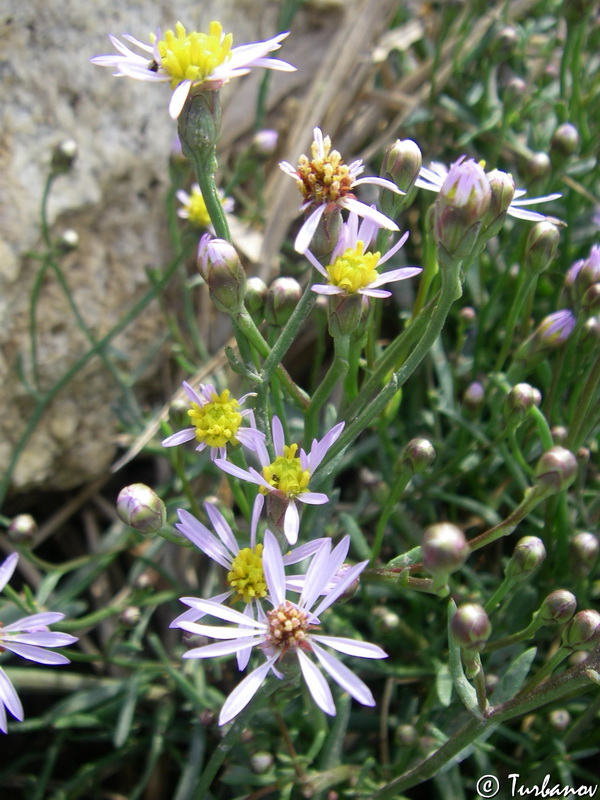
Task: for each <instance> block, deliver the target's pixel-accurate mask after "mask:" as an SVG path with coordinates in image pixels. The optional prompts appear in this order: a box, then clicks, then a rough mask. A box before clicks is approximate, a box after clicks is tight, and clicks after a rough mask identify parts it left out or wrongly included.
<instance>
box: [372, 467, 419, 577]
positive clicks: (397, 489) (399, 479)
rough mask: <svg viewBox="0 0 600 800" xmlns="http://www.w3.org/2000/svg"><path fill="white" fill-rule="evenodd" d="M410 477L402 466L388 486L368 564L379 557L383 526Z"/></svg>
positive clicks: (408, 472)
mask: <svg viewBox="0 0 600 800" xmlns="http://www.w3.org/2000/svg"><path fill="white" fill-rule="evenodd" d="M410 477H411V473H410V470H408V469H406V468H402V469H401V470H400V473H399V474H398V475H397V476H396V480H395V481H394V483H393V485H392V487H391V488H390V493H389V495H388V498H387V500H386V504H385V506H384V507H383V509H382V511H381V516H380V517H379V521H378V523H377V528H376V530H375V539H374V541H373V546H372V547H371V561H370V566H373V564H374V563H375V562H376V561H377V559H378V558H379V553H380V552H381V546H382V544H383V534H384V533H385V526H386V525H387V523H388V520H389V518H390V517H391V516H392V514H393V513H394V510H395V508H396V505H397V504H398V500H399V499H400V496H401V494H402V492H403V491H404V490H405V489H406V487H407V486H408V482H409V481H410Z"/></svg>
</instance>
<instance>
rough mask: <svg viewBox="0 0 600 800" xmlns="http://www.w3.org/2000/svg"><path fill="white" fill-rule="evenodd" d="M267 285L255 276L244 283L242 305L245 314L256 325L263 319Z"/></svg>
mask: <svg viewBox="0 0 600 800" xmlns="http://www.w3.org/2000/svg"><path fill="white" fill-rule="evenodd" d="M267 291H268V290H267V284H266V283H265V282H264V281H263V280H262V278H259V277H257V276H253V277H251V278H248V280H247V281H246V293H245V294H244V305H245V306H246V310H247V312H248V313H249V314H250V316H251V317H252V319H253V320H254V322H255V323H256V324H257V325H260V323H261V322H262V321H263V319H264V318H265V302H266V299H267Z"/></svg>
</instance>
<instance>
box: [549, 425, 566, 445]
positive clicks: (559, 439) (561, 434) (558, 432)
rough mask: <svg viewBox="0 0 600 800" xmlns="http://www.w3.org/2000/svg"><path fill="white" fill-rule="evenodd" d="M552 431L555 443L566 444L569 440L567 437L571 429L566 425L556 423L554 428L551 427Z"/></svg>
mask: <svg viewBox="0 0 600 800" xmlns="http://www.w3.org/2000/svg"><path fill="white" fill-rule="evenodd" d="M550 433H551V434H552V441H553V442H554V444H561V445H562V444H564V443H565V442H566V441H567V437H568V435H569V431H568V430H567V429H566V428H565V426H564V425H555V426H554V427H553V428H551V429H550Z"/></svg>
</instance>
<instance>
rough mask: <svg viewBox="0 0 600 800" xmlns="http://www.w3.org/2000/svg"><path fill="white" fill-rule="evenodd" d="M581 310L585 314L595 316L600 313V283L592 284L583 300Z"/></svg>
mask: <svg viewBox="0 0 600 800" xmlns="http://www.w3.org/2000/svg"><path fill="white" fill-rule="evenodd" d="M581 308H582V310H583V312H584V313H585V314H588V315H590V316H591V315H593V314H596V313H597V312H598V311H600V283H592V285H591V286H590V287H588V288H587V289H586V290H585V293H584V295H583V297H582V298H581Z"/></svg>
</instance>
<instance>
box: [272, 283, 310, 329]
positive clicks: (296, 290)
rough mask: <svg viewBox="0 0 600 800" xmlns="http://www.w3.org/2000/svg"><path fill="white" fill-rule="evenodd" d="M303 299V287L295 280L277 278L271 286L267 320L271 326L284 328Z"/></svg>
mask: <svg viewBox="0 0 600 800" xmlns="http://www.w3.org/2000/svg"><path fill="white" fill-rule="evenodd" d="M301 297H302V287H301V286H300V284H299V283H298V281H297V280H295V279H294V278H285V277H281V278H275V280H274V281H273V283H272V284H271V285H270V286H269V291H268V292H267V301H266V304H265V319H266V321H267V322H268V323H269V325H275V326H276V327H278V328H283V326H284V325H285V324H286V322H287V321H288V320H289V318H290V317H291V316H292V314H293V312H294V309H295V308H296V306H297V305H298V302H299V301H300V298H301Z"/></svg>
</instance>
